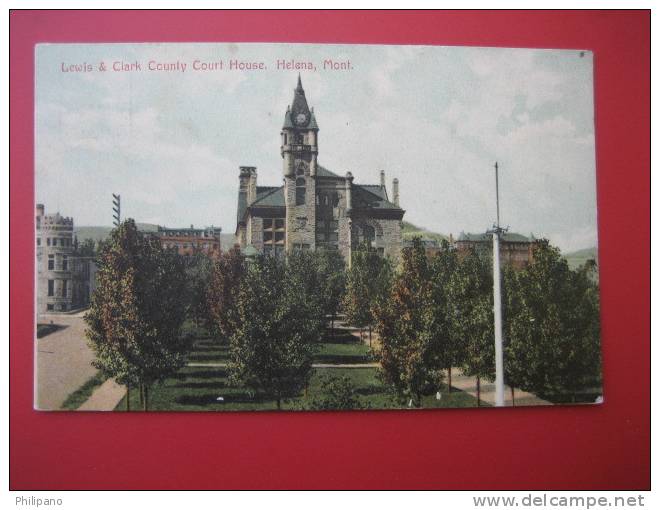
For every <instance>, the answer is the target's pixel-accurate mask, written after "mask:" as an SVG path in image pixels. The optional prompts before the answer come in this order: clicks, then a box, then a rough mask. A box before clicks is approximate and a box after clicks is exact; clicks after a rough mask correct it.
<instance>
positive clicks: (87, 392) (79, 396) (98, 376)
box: [60, 371, 107, 411]
mask: <svg viewBox="0 0 660 510" xmlns="http://www.w3.org/2000/svg"><path fill="white" fill-rule="evenodd" d="M106 380H107V377H105V376H104V375H103V374H102V373H101V371H98V372H96V373H95V374H94V375H93V376H92V377H90V378H89V379H87V381H85V384H83V385H82V386H81V387H80V388H78V389H77V390H76V391H74V392H73V393H71V394H70V395H69V396H68V397H66V400H65V401H64V403H63V404H62V406H61V407H60V409H66V410H68V411H75V410H76V409H78V408H79V407H80V406H81V405H82V404H84V403H85V402H86V401H87V399H88V398H89V397H91V396H92V393H94V390H95V389H96V388H98V387H99V386H101V385H102V384H103V383H104V382H105V381H106Z"/></svg>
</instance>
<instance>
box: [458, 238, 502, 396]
mask: <svg viewBox="0 0 660 510" xmlns="http://www.w3.org/2000/svg"><path fill="white" fill-rule="evenodd" d="M492 289H493V280H492V272H491V270H490V266H489V262H488V260H487V259H486V258H482V257H480V256H479V254H478V253H477V252H476V251H475V250H474V249H472V250H470V252H469V253H468V254H467V255H466V256H465V257H463V259H462V260H460V262H459V264H458V266H457V268H456V270H455V271H454V272H453V273H452V275H451V277H450V279H449V296H450V299H449V301H450V303H452V307H453V310H451V312H450V313H451V314H452V316H453V325H452V328H453V335H454V336H453V338H454V342H457V343H456V344H455V347H456V349H457V352H458V353H459V354H458V356H459V359H461V360H462V368H463V372H464V373H465V375H468V376H472V377H476V379H477V405H479V403H480V401H481V381H482V379H488V380H491V381H492V380H493V379H494V378H495V343H494V333H493V293H492Z"/></svg>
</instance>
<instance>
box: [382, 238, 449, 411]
mask: <svg viewBox="0 0 660 510" xmlns="http://www.w3.org/2000/svg"><path fill="white" fill-rule="evenodd" d="M432 296H433V292H432V284H431V271H430V268H429V265H428V260H427V257H426V253H425V250H424V247H423V245H422V243H421V240H420V239H419V238H414V239H413V246H412V247H406V248H404V249H403V252H402V261H401V268H400V271H399V272H398V273H397V274H396V276H395V278H394V282H393V285H392V290H391V294H390V296H389V299H383V300H381V301H380V302H379V303H378V304H377V306H376V309H375V315H376V331H377V332H378V335H379V337H380V341H381V347H380V349H379V352H378V354H379V357H380V364H381V368H380V375H381V377H382V379H383V380H384V381H385V382H386V383H387V384H388V385H389V386H390V387H392V388H393V389H394V391H395V392H396V393H397V394H398V395H399V397H400V398H401V399H410V400H411V401H412V403H413V404H414V405H415V406H416V407H420V406H421V400H422V396H423V395H429V394H432V393H434V392H435V391H437V389H438V387H439V386H440V383H441V382H442V368H443V362H442V356H441V350H440V349H441V345H442V344H441V342H439V341H438V337H437V335H436V334H435V327H434V317H433V315H434V310H433V304H432Z"/></svg>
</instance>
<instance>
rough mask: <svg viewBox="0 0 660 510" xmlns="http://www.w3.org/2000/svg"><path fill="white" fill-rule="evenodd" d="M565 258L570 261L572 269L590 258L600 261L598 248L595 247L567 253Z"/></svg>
mask: <svg viewBox="0 0 660 510" xmlns="http://www.w3.org/2000/svg"><path fill="white" fill-rule="evenodd" d="M564 258H565V259H566V260H567V261H568V265H569V267H570V268H571V269H575V268H577V267H580V266H581V265H583V264H584V263H585V262H586V261H587V260H590V259H591V260H595V261H596V262H598V250H597V249H596V248H595V247H593V248H585V249H584V250H577V251H573V252H570V253H566V254H565V255H564Z"/></svg>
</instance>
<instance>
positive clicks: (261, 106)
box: [36, 44, 596, 249]
mask: <svg viewBox="0 0 660 510" xmlns="http://www.w3.org/2000/svg"><path fill="white" fill-rule="evenodd" d="M37 56H38V59H37V64H38V65H37V152H36V167H37V196H38V199H39V200H40V201H44V202H46V203H47V204H52V205H50V206H48V207H49V208H52V207H61V208H62V212H64V213H66V214H67V215H72V216H74V218H76V221H77V222H79V223H82V224H95V223H97V224H107V223H108V222H109V221H110V214H109V206H108V207H106V205H105V204H106V203H109V200H108V196H109V192H110V191H115V192H117V191H120V192H121V193H122V197H123V198H125V203H126V205H125V210H126V214H129V215H133V216H134V217H135V218H136V219H138V220H140V221H142V220H144V219H147V218H150V219H152V220H155V219H157V220H158V222H161V223H165V224H168V225H178V224H190V223H195V224H198V225H201V224H210V223H214V224H216V225H217V224H220V225H221V226H222V227H223V228H224V230H225V231H233V230H234V227H235V225H234V222H235V213H236V193H237V185H238V179H237V175H238V166H239V165H241V164H251V165H256V166H258V168H259V170H258V171H259V182H260V184H263V185H277V184H279V183H281V179H282V177H281V164H282V163H281V156H280V153H279V146H280V134H279V133H280V129H281V123H282V119H283V115H284V112H285V111H286V105H287V104H289V103H290V102H291V100H292V97H293V88H294V87H295V84H296V83H295V81H296V76H297V72H295V71H277V70H276V69H274V63H275V61H276V60H277V59H281V58H286V59H295V60H299V61H314V62H316V63H317V65H319V64H320V63H321V62H322V61H323V59H324V58H330V57H332V58H334V59H336V60H343V59H350V60H351V62H352V64H353V66H354V70H353V71H352V72H345V71H337V72H330V71H323V70H321V69H317V71H316V72H313V71H303V72H302V73H301V74H302V80H303V84H304V86H305V90H306V94H307V98H308V101H309V103H310V106H314V107H315V112H316V116H317V120H318V122H319V126H320V128H321V131H320V135H319V140H320V141H319V144H320V154H319V161H321V163H322V164H323V165H324V166H327V167H328V168H330V169H331V170H333V171H335V172H337V173H340V174H341V173H344V172H345V171H347V170H350V171H351V172H353V174H354V175H355V176H356V181H357V182H362V183H369V182H374V183H375V182H378V180H379V171H380V170H381V169H383V170H385V171H386V175H387V181H388V188H390V183H391V179H392V178H393V177H398V178H399V180H400V183H401V184H400V191H401V204H402V206H403V207H404V208H405V209H406V219H407V220H409V221H412V222H414V223H417V224H419V225H420V226H423V227H426V228H429V229H432V230H436V231H439V232H442V233H450V232H451V233H454V234H456V233H458V232H460V231H461V230H464V231H472V232H478V231H483V230H485V229H486V228H488V227H489V226H490V225H491V224H492V221H493V220H494V215H495V206H494V196H493V195H494V178H493V164H494V162H495V161H496V160H497V161H499V162H500V169H501V173H500V177H501V198H502V214H503V219H504V221H505V222H507V223H508V224H510V225H511V228H512V230H515V231H519V232H522V233H529V232H534V233H535V234H537V235H539V236H542V235H546V236H548V237H550V239H551V241H552V242H554V243H558V244H559V245H560V246H562V248H564V249H566V248H567V247H572V248H580V247H586V246H587V245H585V246H580V243H593V242H595V235H596V234H595V233H596V207H595V180H594V176H595V158H594V135H593V98H592V89H591V83H592V82H591V59H590V58H579V56H578V54H577V53H575V52H562V51H559V52H556V51H537V50H506V49H493V48H491V49H485V48H443V47H414V46H400V47H399V46H346V45H344V46H341V45H281V44H280V45H260V44H239V45H227V44H189V45H176V44H163V45H161V44H159V45H47V46H43V47H41V46H40V47H39V48H38V52H37ZM228 58H240V59H245V60H263V61H265V62H267V63H268V64H269V69H268V70H267V71H265V72H261V73H257V72H253V73H250V72H231V73H230V72H219V73H191V72H189V71H187V72H185V73H144V72H143V73H105V74H102V73H89V74H81V75H66V76H65V75H63V73H61V72H59V71H58V69H57V66H52V65H51V64H52V63H53V62H55V63H57V62H59V61H70V62H76V61H83V60H87V61H100V60H106V61H113V60H125V61H133V60H138V61H142V62H145V61H148V60H149V59H157V60H158V61H162V62H176V61H186V62H188V63H189V64H190V62H191V61H192V60H194V59H201V60H208V61H213V60H218V59H224V60H225V61H226V60H227V59H228ZM390 192H391V189H390ZM106 209H107V210H106Z"/></svg>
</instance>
